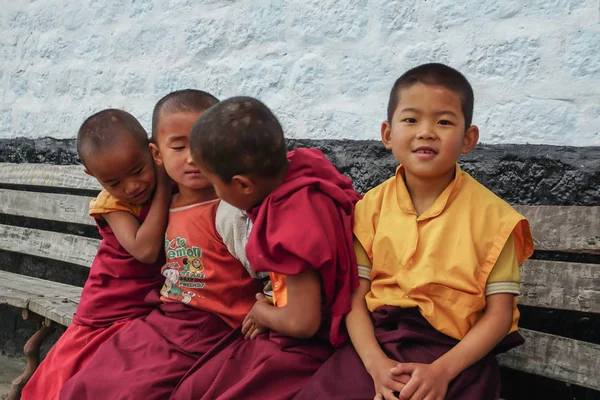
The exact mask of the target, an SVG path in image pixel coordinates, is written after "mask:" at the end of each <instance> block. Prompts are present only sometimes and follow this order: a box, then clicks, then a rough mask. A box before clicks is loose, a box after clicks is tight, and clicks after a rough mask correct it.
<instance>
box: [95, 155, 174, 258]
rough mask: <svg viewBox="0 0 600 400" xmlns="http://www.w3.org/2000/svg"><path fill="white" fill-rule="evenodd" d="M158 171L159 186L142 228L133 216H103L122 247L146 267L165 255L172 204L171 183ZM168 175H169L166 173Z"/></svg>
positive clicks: (123, 212)
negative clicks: (161, 255) (170, 204)
mask: <svg viewBox="0 0 600 400" xmlns="http://www.w3.org/2000/svg"><path fill="white" fill-rule="evenodd" d="M159 169H160V168H159V167H157V184H156V191H155V193H154V198H153V199H152V204H151V205H150V210H149V211H148V215H147V216H146V219H145V220H144V222H143V223H142V224H140V223H139V222H138V220H137V218H135V217H134V216H133V215H132V214H130V213H128V212H125V211H116V212H112V213H108V214H104V215H103V217H104V219H105V220H106V222H107V223H108V225H110V227H111V229H112V230H113V232H114V233H115V236H116V238H117V240H118V241H119V243H120V244H121V246H123V248H124V249H125V250H127V252H128V253H129V254H131V255H132V256H133V257H135V258H136V259H137V260H138V261H140V262H142V263H144V264H152V263H153V262H155V261H156V260H157V259H158V256H159V255H160V253H161V252H162V251H164V238H165V229H166V228H167V216H168V212H169V203H170V201H171V182H170V180H169V179H168V177H167V178H165V177H164V176H161V173H164V171H163V172H160V171H159ZM165 175H166V173H165Z"/></svg>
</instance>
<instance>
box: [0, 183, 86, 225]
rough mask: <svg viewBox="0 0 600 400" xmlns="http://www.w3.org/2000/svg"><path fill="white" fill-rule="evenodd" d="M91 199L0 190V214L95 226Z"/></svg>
mask: <svg viewBox="0 0 600 400" xmlns="http://www.w3.org/2000/svg"><path fill="white" fill-rule="evenodd" d="M91 199H92V198H91V197H86V196H75V195H68V194H55V193H36V192H24V191H19V190H8V189H0V213H2V214H9V215H18V216H22V217H28V218H39V219H44V220H49V221H61V222H67V223H75V224H84V225H95V222H94V219H93V218H91V217H90V216H89V215H88V209H89V204H90V200H91Z"/></svg>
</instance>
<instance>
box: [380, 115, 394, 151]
mask: <svg viewBox="0 0 600 400" xmlns="http://www.w3.org/2000/svg"><path fill="white" fill-rule="evenodd" d="M391 138H392V127H391V125H390V123H389V121H383V123H382V124H381V141H382V142H383V145H384V146H385V148H386V149H388V150H391V149H392V141H391Z"/></svg>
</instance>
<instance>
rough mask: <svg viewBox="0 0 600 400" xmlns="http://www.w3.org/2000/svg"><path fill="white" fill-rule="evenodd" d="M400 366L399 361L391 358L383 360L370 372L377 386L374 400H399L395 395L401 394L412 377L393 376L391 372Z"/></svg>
mask: <svg viewBox="0 0 600 400" xmlns="http://www.w3.org/2000/svg"><path fill="white" fill-rule="evenodd" d="M397 365H398V362H397V361H394V360H392V359H390V358H387V357H386V358H385V359H382V360H381V361H379V362H377V363H375V364H374V366H373V368H371V369H370V370H369V374H370V375H371V378H373V382H374V384H375V398H374V400H397V399H398V397H397V396H396V395H394V393H398V392H400V391H401V390H402V389H403V388H404V385H405V384H406V383H407V382H408V381H409V379H410V375H403V374H398V375H395V374H392V373H391V370H392V369H393V368H394V367H396V366H397Z"/></svg>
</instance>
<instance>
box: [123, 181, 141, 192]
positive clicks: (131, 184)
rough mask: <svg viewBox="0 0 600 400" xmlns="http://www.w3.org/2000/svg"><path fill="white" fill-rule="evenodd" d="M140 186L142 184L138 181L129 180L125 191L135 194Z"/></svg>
mask: <svg viewBox="0 0 600 400" xmlns="http://www.w3.org/2000/svg"><path fill="white" fill-rule="evenodd" d="M139 188H140V185H139V184H138V183H137V182H129V183H128V184H127V186H126V188H125V192H126V193H127V194H134V193H136V192H137V191H138V190H139Z"/></svg>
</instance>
